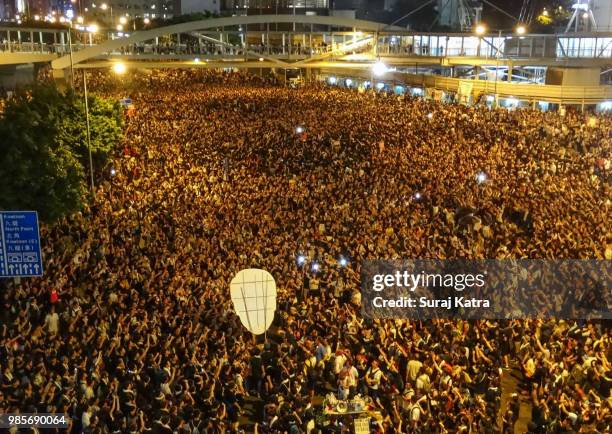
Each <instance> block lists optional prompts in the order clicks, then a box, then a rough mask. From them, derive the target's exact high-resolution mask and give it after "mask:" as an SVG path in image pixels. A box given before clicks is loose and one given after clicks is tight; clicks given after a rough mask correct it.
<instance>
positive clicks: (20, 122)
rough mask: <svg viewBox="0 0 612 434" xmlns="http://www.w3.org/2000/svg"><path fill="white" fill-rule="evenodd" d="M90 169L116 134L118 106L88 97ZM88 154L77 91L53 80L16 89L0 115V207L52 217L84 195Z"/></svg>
mask: <svg viewBox="0 0 612 434" xmlns="http://www.w3.org/2000/svg"><path fill="white" fill-rule="evenodd" d="M89 109H90V110H89V111H90V126H91V145H92V156H93V157H94V169H95V168H96V167H97V168H100V167H102V164H103V163H104V160H105V159H106V158H107V156H108V154H109V152H110V151H111V149H112V148H113V146H115V145H116V144H118V143H119V142H120V140H121V137H122V132H121V119H122V118H121V109H120V107H119V105H118V104H117V103H112V102H110V101H108V100H104V99H101V98H97V97H90V98H89ZM87 173H89V154H88V147H87V127H86V119H85V104H84V100H83V98H82V97H81V96H79V95H76V94H74V93H72V92H70V91H69V92H67V93H62V92H60V91H59V90H58V89H57V88H56V87H55V86H54V85H50V84H45V85H36V86H34V87H32V88H30V89H27V90H22V91H20V92H18V93H17V94H16V95H15V96H14V97H13V98H12V99H11V100H10V101H8V102H7V104H6V107H5V110H4V113H3V114H2V116H1V117H0V179H1V180H2V182H0V208H1V209H14V210H37V211H38V212H39V215H40V216H41V219H42V220H43V221H47V222H52V221H55V220H57V219H58V218H60V217H62V216H63V215H65V214H67V213H71V212H74V211H76V210H78V209H80V208H81V207H82V206H83V204H84V203H85V201H86V198H87V179H88V177H87V175H86V174H87Z"/></svg>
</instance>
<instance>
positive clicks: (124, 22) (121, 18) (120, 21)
mask: <svg viewBox="0 0 612 434" xmlns="http://www.w3.org/2000/svg"><path fill="white" fill-rule="evenodd" d="M119 23H121V24H126V23H127V18H126V17H119Z"/></svg>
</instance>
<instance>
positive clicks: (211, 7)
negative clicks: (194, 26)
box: [180, 0, 221, 15]
mask: <svg viewBox="0 0 612 434" xmlns="http://www.w3.org/2000/svg"><path fill="white" fill-rule="evenodd" d="M180 11H181V15H185V14H193V13H197V12H212V13H215V14H218V13H219V12H220V11H221V0H180Z"/></svg>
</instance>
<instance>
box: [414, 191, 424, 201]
mask: <svg viewBox="0 0 612 434" xmlns="http://www.w3.org/2000/svg"><path fill="white" fill-rule="evenodd" d="M413 197H414V200H420V199H421V198H422V197H423V196H422V195H421V193H419V192H418V191H417V192H416V193H414V196H413Z"/></svg>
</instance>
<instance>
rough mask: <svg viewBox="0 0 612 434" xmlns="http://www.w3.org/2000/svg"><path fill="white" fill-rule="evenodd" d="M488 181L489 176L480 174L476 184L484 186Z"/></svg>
mask: <svg viewBox="0 0 612 434" xmlns="http://www.w3.org/2000/svg"><path fill="white" fill-rule="evenodd" d="M486 181H487V174H486V173H484V172H478V174H477V175H476V182H477V183H478V184H484V183H485V182H486Z"/></svg>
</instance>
